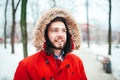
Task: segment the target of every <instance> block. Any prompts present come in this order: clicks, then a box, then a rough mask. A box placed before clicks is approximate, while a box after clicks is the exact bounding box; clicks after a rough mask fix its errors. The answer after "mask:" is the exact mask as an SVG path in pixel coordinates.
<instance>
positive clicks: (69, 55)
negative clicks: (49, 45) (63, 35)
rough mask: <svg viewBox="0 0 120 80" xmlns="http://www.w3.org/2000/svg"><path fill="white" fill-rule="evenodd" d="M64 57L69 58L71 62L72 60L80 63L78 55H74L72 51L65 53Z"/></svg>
mask: <svg viewBox="0 0 120 80" xmlns="http://www.w3.org/2000/svg"><path fill="white" fill-rule="evenodd" d="M66 58H67V59H69V60H71V61H72V62H73V61H74V62H78V63H82V60H81V58H80V57H78V56H77V55H75V54H74V53H72V52H71V53H68V54H67V55H66Z"/></svg>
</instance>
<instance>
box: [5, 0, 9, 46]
mask: <svg viewBox="0 0 120 80" xmlns="http://www.w3.org/2000/svg"><path fill="white" fill-rule="evenodd" d="M7 6H8V0H7V1H6V4H5V24H4V47H5V48H6V26H7Z"/></svg>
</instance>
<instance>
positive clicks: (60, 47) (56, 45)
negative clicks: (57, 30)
mask: <svg viewBox="0 0 120 80" xmlns="http://www.w3.org/2000/svg"><path fill="white" fill-rule="evenodd" d="M55 42H56V43H57V44H55V43H52V42H51V41H50V43H51V45H52V48H54V49H58V50H63V49H64V47H65V45H66V42H62V41H61V42H58V41H57V40H55Z"/></svg>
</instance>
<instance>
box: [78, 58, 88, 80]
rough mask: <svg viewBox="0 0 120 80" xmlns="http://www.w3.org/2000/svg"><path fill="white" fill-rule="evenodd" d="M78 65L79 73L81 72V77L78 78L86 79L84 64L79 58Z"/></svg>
mask: <svg viewBox="0 0 120 80" xmlns="http://www.w3.org/2000/svg"><path fill="white" fill-rule="evenodd" d="M79 66H80V74H81V79H80V80H87V77H86V73H85V69H84V65H83V62H82V60H81V59H80V62H79Z"/></svg>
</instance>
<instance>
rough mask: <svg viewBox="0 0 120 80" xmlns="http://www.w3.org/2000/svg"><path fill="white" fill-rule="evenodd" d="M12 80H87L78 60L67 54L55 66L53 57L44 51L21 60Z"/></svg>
mask: <svg viewBox="0 0 120 80" xmlns="http://www.w3.org/2000/svg"><path fill="white" fill-rule="evenodd" d="M14 80H87V78H86V75H85V72H84V67H83V63H82V61H81V59H80V58H78V57H77V56H75V55H74V54H72V53H68V54H67V55H66V56H65V58H64V60H63V61H62V62H61V63H60V65H59V67H58V66H57V63H56V60H55V58H54V57H53V55H47V54H46V53H45V52H44V51H42V52H38V53H37V54H34V55H32V56H30V57H27V58H25V59H24V60H22V61H21V62H20V63H19V65H18V68H17V70H16V72H15V75H14Z"/></svg>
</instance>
